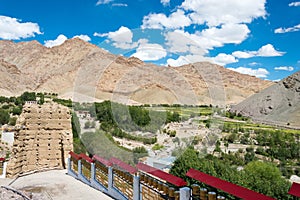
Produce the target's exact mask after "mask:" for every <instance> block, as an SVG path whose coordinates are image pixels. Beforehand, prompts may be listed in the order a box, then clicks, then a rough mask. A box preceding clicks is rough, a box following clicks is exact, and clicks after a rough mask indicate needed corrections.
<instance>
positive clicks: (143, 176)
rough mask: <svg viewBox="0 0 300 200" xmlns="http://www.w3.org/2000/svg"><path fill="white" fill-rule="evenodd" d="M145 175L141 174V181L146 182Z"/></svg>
mask: <svg viewBox="0 0 300 200" xmlns="http://www.w3.org/2000/svg"><path fill="white" fill-rule="evenodd" d="M144 178H145V175H144V174H140V181H142V182H144V181H145V179H144Z"/></svg>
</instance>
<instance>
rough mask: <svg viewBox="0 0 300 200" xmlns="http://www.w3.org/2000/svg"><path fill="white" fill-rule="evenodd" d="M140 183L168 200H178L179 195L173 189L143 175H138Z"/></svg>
mask: <svg viewBox="0 0 300 200" xmlns="http://www.w3.org/2000/svg"><path fill="white" fill-rule="evenodd" d="M140 181H141V182H142V183H144V184H145V185H147V186H149V187H151V188H153V189H155V190H156V191H157V192H158V193H160V194H162V195H163V196H165V197H167V199H170V200H173V199H174V200H179V196H180V193H179V191H178V190H177V191H176V190H175V188H173V187H170V186H168V185H167V184H165V183H163V182H161V181H159V180H157V179H155V178H153V177H151V176H147V175H145V174H143V173H141V174H140Z"/></svg>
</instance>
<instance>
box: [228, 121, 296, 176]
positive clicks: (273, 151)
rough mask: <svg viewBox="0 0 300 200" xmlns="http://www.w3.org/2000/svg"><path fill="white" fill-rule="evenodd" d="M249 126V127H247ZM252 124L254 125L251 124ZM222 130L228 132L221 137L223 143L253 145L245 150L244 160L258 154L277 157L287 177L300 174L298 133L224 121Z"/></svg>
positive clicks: (249, 159)
mask: <svg viewBox="0 0 300 200" xmlns="http://www.w3.org/2000/svg"><path fill="white" fill-rule="evenodd" d="M248 126H249V127H248ZM252 126H254V125H252ZM223 132H227V133H230V134H229V135H227V136H226V137H225V138H223V141H224V143H226V142H227V143H241V144H246V145H253V147H254V145H255V146H256V149H254V148H253V147H249V148H247V149H246V150H247V151H246V154H245V155H244V160H245V161H246V163H247V162H250V161H253V160H257V157H258V155H262V156H265V157H268V158H270V159H271V160H274V159H278V160H279V161H280V170H281V171H282V173H283V175H284V176H286V177H287V178H289V177H290V176H291V175H292V174H296V175H300V167H297V166H299V164H300V153H299V152H300V142H299V138H300V134H299V132H298V133H297V132H296V133H293V132H287V131H284V130H278V129H275V128H267V127H259V125H257V126H256V127H250V124H245V125H244V124H241V123H231V122H225V123H224V125H223Z"/></svg>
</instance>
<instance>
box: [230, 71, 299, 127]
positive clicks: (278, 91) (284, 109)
mask: <svg viewBox="0 0 300 200" xmlns="http://www.w3.org/2000/svg"><path fill="white" fill-rule="evenodd" d="M299 102H300V71H298V72H296V73H294V74H293V75H291V76H289V77H287V78H285V79H283V80H281V81H280V82H278V83H277V84H275V85H272V86H270V87H268V88H266V89H265V90H263V91H261V92H260V93H258V94H254V95H252V96H251V97H249V98H248V99H246V100H245V101H243V102H241V103H240V104H238V105H236V106H234V107H233V108H232V109H231V110H232V111H234V112H237V113H241V114H242V115H245V116H249V117H251V118H253V119H254V120H257V121H261V122H266V123H272V124H279V125H283V126H290V127H300V120H299V119H300V104H299Z"/></svg>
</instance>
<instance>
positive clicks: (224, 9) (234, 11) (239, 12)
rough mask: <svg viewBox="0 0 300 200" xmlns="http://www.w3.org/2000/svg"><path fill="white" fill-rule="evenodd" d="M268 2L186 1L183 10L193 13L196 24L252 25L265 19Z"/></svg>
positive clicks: (260, 0) (229, 0) (230, 0)
mask: <svg viewBox="0 0 300 200" xmlns="http://www.w3.org/2000/svg"><path fill="white" fill-rule="evenodd" d="M265 4H266V0H243V1H237V0H225V1H220V0H185V1H184V2H183V3H182V5H181V8H183V9H185V10H187V11H191V14H190V17H191V19H192V20H193V23H195V24H204V23H206V24H207V25H208V26H219V25H222V24H226V23H250V22H252V20H253V19H255V18H259V17H264V16H265V15H266V10H265Z"/></svg>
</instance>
